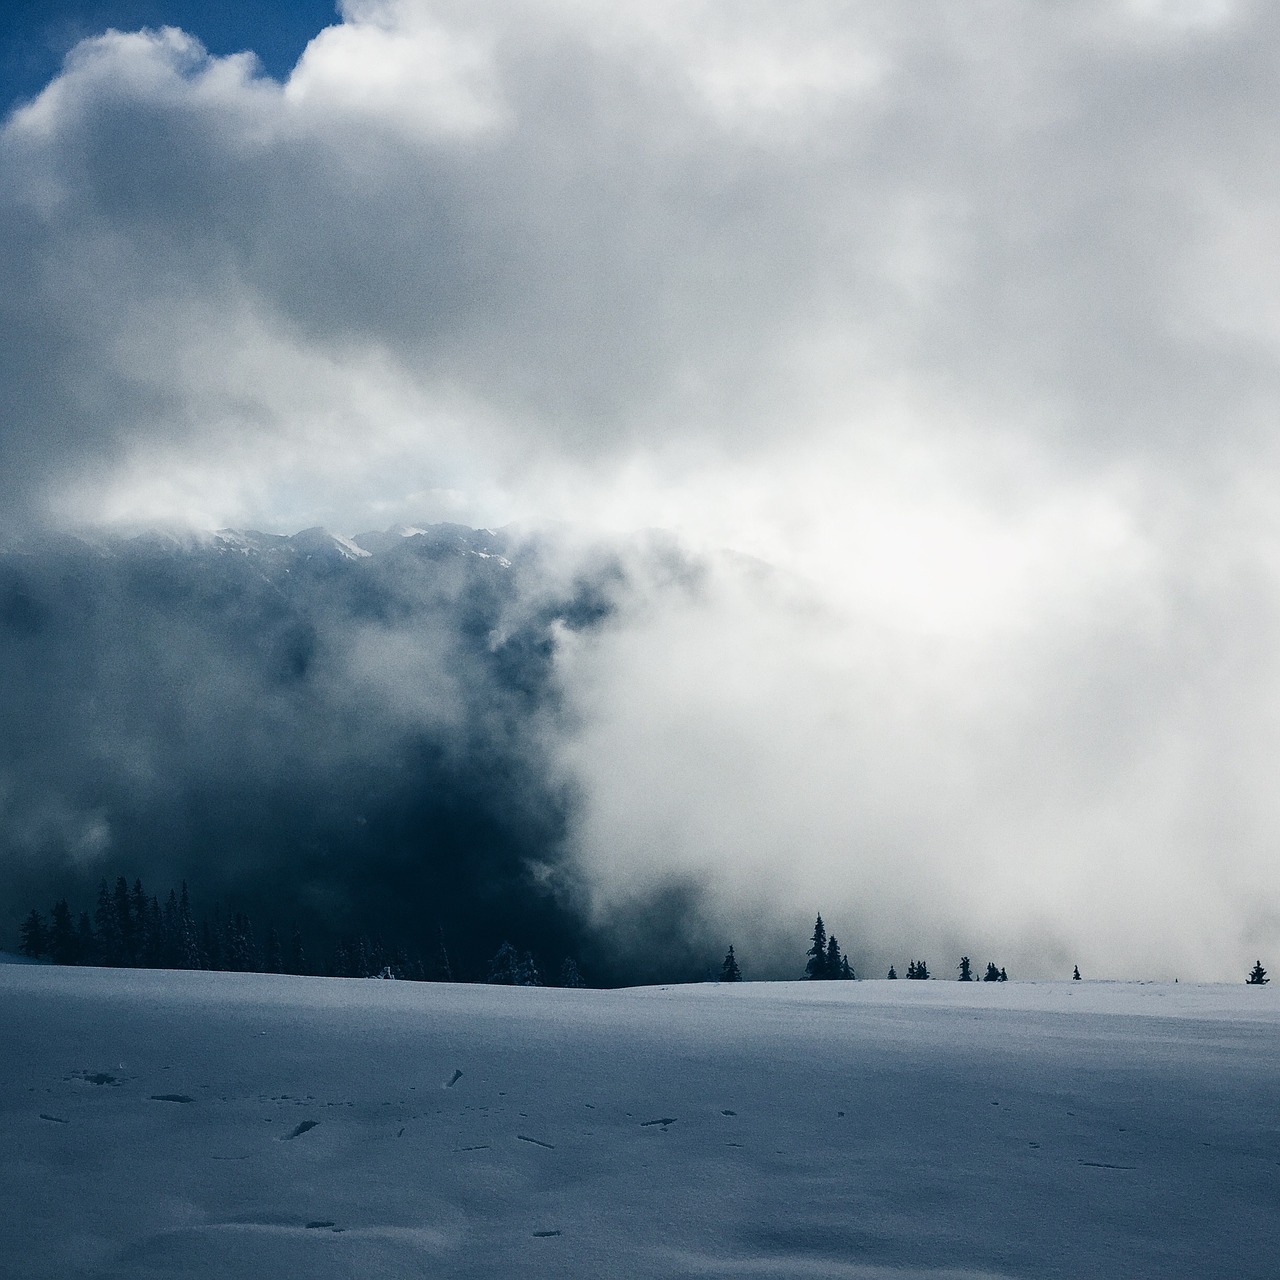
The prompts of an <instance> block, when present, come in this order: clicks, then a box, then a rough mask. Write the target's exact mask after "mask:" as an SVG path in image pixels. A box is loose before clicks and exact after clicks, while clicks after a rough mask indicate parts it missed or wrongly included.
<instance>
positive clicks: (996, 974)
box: [982, 960, 1000, 982]
mask: <svg viewBox="0 0 1280 1280" xmlns="http://www.w3.org/2000/svg"><path fill="white" fill-rule="evenodd" d="M982 980H983V982H999V981H1000V970H999V969H997V968H996V966H995V962H994V961H992V960H988V961H987V971H986V973H984V974H983V975H982Z"/></svg>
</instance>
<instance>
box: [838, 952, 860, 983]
mask: <svg viewBox="0 0 1280 1280" xmlns="http://www.w3.org/2000/svg"><path fill="white" fill-rule="evenodd" d="M857 976H858V975H857V974H856V973H854V971H853V965H851V964H850V963H849V957H848V956H841V957H840V973H839V977H841V978H843V979H844V980H845V981H846V982H852V981H853V980H854V978H856V977H857Z"/></svg>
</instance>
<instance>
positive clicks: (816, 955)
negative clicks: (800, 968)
mask: <svg viewBox="0 0 1280 1280" xmlns="http://www.w3.org/2000/svg"><path fill="white" fill-rule="evenodd" d="M808 956H809V963H808V964H807V965H805V968H804V972H805V977H807V978H825V977H826V976H827V926H826V925H825V924H823V923H822V917H821V916H819V917H818V919H817V921H816V922H815V923H814V926H813V941H812V943H811V944H810V946H809V951H808Z"/></svg>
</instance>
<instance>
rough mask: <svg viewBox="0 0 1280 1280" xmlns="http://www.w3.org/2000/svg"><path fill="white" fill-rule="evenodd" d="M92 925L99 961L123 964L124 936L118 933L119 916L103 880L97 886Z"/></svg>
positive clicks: (106, 963)
mask: <svg viewBox="0 0 1280 1280" xmlns="http://www.w3.org/2000/svg"><path fill="white" fill-rule="evenodd" d="M93 923H94V932H95V933H96V934H97V938H98V959H99V961H100V962H101V963H102V964H105V965H119V964H123V963H124V936H123V935H122V934H121V932H120V915H119V912H118V911H117V910H116V904H115V899H114V898H112V896H111V890H110V889H109V888H108V887H107V882H106V880H105V879H104V880H103V881H102V882H101V884H99V885H98V905H97V908H96V909H95V911H94V913H93Z"/></svg>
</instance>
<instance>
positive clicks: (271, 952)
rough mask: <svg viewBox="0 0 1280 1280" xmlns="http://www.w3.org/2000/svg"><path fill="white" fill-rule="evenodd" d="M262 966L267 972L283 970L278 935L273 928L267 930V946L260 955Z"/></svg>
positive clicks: (282, 957) (282, 958)
mask: <svg viewBox="0 0 1280 1280" xmlns="http://www.w3.org/2000/svg"><path fill="white" fill-rule="evenodd" d="M262 967H263V969H265V970H266V972H267V973H282V972H283V971H284V955H283V952H282V951H281V948H280V935H279V934H278V933H277V932H276V931H275V929H274V928H273V929H270V930H268V932H267V946H266V950H265V951H264V952H263V956H262Z"/></svg>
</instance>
